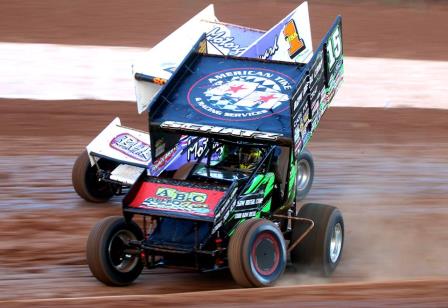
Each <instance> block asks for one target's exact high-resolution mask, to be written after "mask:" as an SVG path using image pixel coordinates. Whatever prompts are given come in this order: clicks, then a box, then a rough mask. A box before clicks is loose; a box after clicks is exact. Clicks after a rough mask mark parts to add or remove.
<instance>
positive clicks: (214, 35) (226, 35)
mask: <svg viewBox="0 0 448 308" xmlns="http://www.w3.org/2000/svg"><path fill="white" fill-rule="evenodd" d="M207 41H209V42H210V43H211V44H212V45H214V46H215V47H219V49H223V50H224V51H226V50H227V51H228V52H225V54H229V55H231V56H238V55H240V54H241V53H242V52H243V51H244V50H246V48H244V47H241V45H239V44H237V43H235V38H234V37H232V36H230V31H228V30H227V29H225V28H221V27H215V28H213V29H212V30H210V31H209V32H208V33H207Z"/></svg>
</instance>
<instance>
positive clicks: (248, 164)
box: [219, 146, 262, 172]
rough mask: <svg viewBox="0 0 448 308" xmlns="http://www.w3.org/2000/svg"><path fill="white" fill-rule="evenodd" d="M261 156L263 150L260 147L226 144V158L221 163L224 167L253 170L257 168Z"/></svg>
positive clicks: (246, 170)
mask: <svg viewBox="0 0 448 308" xmlns="http://www.w3.org/2000/svg"><path fill="white" fill-rule="evenodd" d="M261 157H262V151H261V150H260V149H258V148H249V147H241V146H226V147H225V150H224V159H223V160H222V161H221V163H220V164H219V165H220V166H221V167H223V168H229V169H239V170H241V171H243V172H251V171H253V170H254V169H255V167H256V166H257V163H258V162H259V161H260V159H261Z"/></svg>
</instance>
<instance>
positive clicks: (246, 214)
mask: <svg viewBox="0 0 448 308" xmlns="http://www.w3.org/2000/svg"><path fill="white" fill-rule="evenodd" d="M256 215H257V212H256V211H250V212H242V213H236V214H235V219H241V218H249V217H255V216H256Z"/></svg>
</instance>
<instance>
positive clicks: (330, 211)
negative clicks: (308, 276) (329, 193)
mask: <svg viewBox="0 0 448 308" xmlns="http://www.w3.org/2000/svg"><path fill="white" fill-rule="evenodd" d="M298 217H302V218H308V219H311V220H312V221H314V228H313V229H312V230H311V231H310V233H309V234H308V235H307V236H306V237H305V238H304V239H303V240H302V242H301V243H299V244H298V245H297V246H296V247H295V248H294V249H293V250H292V251H291V261H292V262H293V263H294V264H295V265H297V266H298V267H299V268H307V269H309V270H311V271H314V272H317V273H319V274H322V275H324V276H329V275H331V274H332V273H333V271H334V270H335V269H336V266H337V265H338V264H339V262H340V260H341V256H342V249H343V246H344V220H343V218H342V214H341V212H340V211H339V210H338V209H337V208H335V207H333V206H329V205H324V204H314V203H308V204H305V205H304V206H302V207H301V208H300V210H299V213H298ZM307 227H308V225H307V224H306V223H304V222H301V221H296V220H295V221H293V225H292V234H291V243H293V242H294V241H295V240H296V239H298V238H299V237H300V236H301V235H302V234H303V233H304V232H305V230H306V229H307Z"/></svg>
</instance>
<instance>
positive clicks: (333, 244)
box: [330, 223, 343, 263]
mask: <svg viewBox="0 0 448 308" xmlns="http://www.w3.org/2000/svg"><path fill="white" fill-rule="evenodd" d="M342 236H343V235H342V226H341V224H340V223H337V224H336V225H335V226H334V228H333V232H332V233H331V240H330V259H331V262H332V263H335V262H336V261H337V260H338V259H339V255H340V254H341V249H342Z"/></svg>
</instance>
